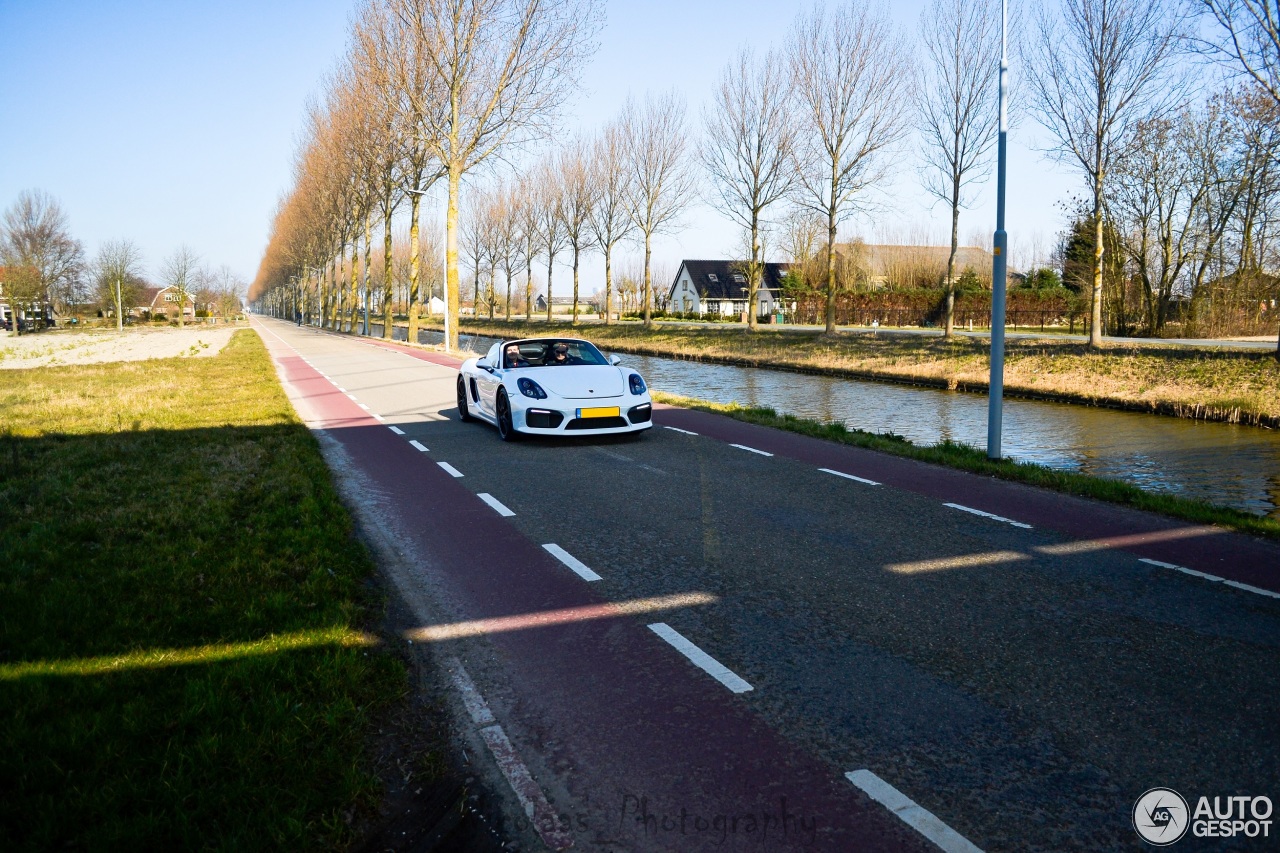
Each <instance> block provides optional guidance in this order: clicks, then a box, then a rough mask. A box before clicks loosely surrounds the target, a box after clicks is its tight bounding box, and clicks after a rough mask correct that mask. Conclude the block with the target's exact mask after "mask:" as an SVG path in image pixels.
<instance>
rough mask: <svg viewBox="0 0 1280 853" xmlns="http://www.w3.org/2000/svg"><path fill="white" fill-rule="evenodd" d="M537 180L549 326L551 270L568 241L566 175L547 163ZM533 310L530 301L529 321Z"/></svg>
mask: <svg viewBox="0 0 1280 853" xmlns="http://www.w3.org/2000/svg"><path fill="white" fill-rule="evenodd" d="M534 180H535V181H536V188H535V193H536V195H535V197H534V201H535V203H536V204H537V207H538V216H539V221H538V232H539V234H540V235H541V236H542V250H543V251H544V252H545V253H546V257H547V323H550V322H551V270H552V268H553V267H554V266H555V262H556V255H557V254H559V253H560V252H561V250H563V249H564V247H565V241H566V240H567V239H568V235H567V234H566V233H565V224H564V205H565V185H564V175H563V174H562V173H561V172H560V169H559V168H558V164H557V163H556V161H555V160H553V159H548V160H545V161H543V163H542V165H541V166H540V167H539V168H538V171H537V173H536V174H535V177H534ZM530 297H532V294H530ZM532 310H533V306H532V300H531V301H530V305H529V306H528V307H527V308H526V309H525V311H526V315H525V319H526V320H527V319H529V314H528V312H531V311H532Z"/></svg>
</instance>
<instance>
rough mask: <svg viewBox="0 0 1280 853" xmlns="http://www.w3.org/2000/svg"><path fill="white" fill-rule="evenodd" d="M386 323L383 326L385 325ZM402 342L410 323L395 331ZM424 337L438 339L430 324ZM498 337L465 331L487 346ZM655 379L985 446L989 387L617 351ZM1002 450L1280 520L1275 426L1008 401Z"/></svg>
mask: <svg viewBox="0 0 1280 853" xmlns="http://www.w3.org/2000/svg"><path fill="white" fill-rule="evenodd" d="M378 331H380V329H379V330H378ZM397 332H399V334H400V336H401V338H403V335H404V332H403V330H399V329H397ZM419 337H420V340H421V341H422V342H423V343H439V342H440V339H441V335H440V334H439V333H438V332H436V333H430V332H423V333H421V335H420V336H419ZM493 340H494V339H492V338H481V337H469V336H468V337H464V338H463V339H462V340H461V341H460V344H461V345H462V346H464V347H466V348H468V349H470V350H472V351H474V352H477V353H482V352H485V351H487V350H488V348H489V346H490V345H491V344H492V343H493ZM621 358H622V360H623V364H625V365H627V366H629V367H633V368H635V369H636V370H638V371H640V373H641V374H643V376H644V377H645V379H646V381H648V383H649V385H650V387H652V388H654V389H655V390H658V391H667V392H669V393H672V394H682V395H684V396H687V397H696V398H698V399H701V400H711V401H713V402H717V403H732V402H737V403H741V404H742V405H744V406H768V407H770V408H772V409H775V410H776V411H778V412H784V413H789V414H793V415H797V416H800V417H805V418H812V419H815V420H820V421H828V422H829V421H843V422H844V423H845V425H847V426H849V427H851V428H856V429H861V430H866V431H868V432H880V433H884V432H892V433H896V434H897V435H900V436H903V437H904V438H907V439H909V440H910V441H912V442H913V443H915V444H922V445H927V444H937V443H938V442H940V441H944V440H950V441H956V442H960V443H963V444H969V445H973V446H974V447H979V448H985V447H986V446H987V432H986V431H987V398H986V396H985V395H982V394H972V393H966V392H963V391H944V390H940V389H933V388H916V387H912V386H907V385H895V384H891V383H884V382H866V381H861V380H856V379H838V378H834V377H829V376H810V375H807V374H802V373H791V372H787V371H781V370H768V369H761V368H751V367H732V366H728V365H721V364H705V363H701V362H696V361H678V360H675V359H669V358H657V357H654V356H642V355H627V354H622V355H621ZM1003 450H1004V453H1005V455H1006V456H1010V457H1013V458H1015V459H1020V460H1023V461H1027V462H1035V463H1038V464H1040V465H1046V466H1048V467H1051V468H1060V469H1064V470H1068V471H1080V472H1083V473H1086V474H1093V475H1096V476H1100V477H1110V478H1112V479H1116V480H1123V481H1125V482H1129V483H1133V484H1135V485H1137V486H1141V487H1142V488H1144V489H1150V490H1152V491H1159V492H1167V493H1171V494H1177V495H1183V496H1185V497H1189V498H1198V499H1201V500H1206V501H1209V502H1212V503H1216V504H1222V505H1224V506H1232V507H1236V508H1239V509H1243V510H1245V511H1247V512H1251V513H1254V514H1256V515H1270V516H1272V517H1274V518H1280V431H1276V430H1268V429H1264V428H1261V427H1251V426H1240V425H1236V424H1221V423H1206V422H1203V421H1192V420H1186V419H1183V418H1171V417H1167V416H1162V415H1147V414H1141V413H1137V412H1122V411H1116V410H1113V409H1100V408H1091V407H1088V406H1079V405H1068V404H1065V403H1048V402H1040V401H1033V400H1014V399H1007V398H1006V400H1005V406H1004V434H1003Z"/></svg>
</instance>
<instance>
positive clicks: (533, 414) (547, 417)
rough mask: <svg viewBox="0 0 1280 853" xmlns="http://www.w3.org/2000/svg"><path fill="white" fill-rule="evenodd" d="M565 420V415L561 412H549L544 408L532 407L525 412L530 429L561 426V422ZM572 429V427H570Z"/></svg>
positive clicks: (525, 419)
mask: <svg viewBox="0 0 1280 853" xmlns="http://www.w3.org/2000/svg"><path fill="white" fill-rule="evenodd" d="M563 420H564V415H562V414H560V413H559V412H549V411H546V410H543V409H530V410H529V411H527V412H525V413H524V423H525V426H527V427H529V428H530V429H555V428H556V427H558V426H560V422H561V421H563ZM569 429H572V427H569Z"/></svg>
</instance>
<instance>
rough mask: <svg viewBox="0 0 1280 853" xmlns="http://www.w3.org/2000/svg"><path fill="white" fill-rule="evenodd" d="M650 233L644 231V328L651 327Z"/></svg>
mask: <svg viewBox="0 0 1280 853" xmlns="http://www.w3.org/2000/svg"><path fill="white" fill-rule="evenodd" d="M651 242H652V240H651V235H650V234H649V233H648V232H645V235H644V327H645V328H646V329H652V328H653V315H652V314H651V313H650V302H651V301H652V300H651V296H652V291H651V289H650V286H649V259H650V258H651V257H652V254H653V252H652V245H651Z"/></svg>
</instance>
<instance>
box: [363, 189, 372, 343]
mask: <svg viewBox="0 0 1280 853" xmlns="http://www.w3.org/2000/svg"><path fill="white" fill-rule="evenodd" d="M372 263H373V211H369V214H368V215H367V216H366V217H365V218H364V304H365V311H364V318H365V321H366V323H367V321H368V319H369V308H370V305H369V303H370V301H371V300H372V297H373V294H372V293H370V292H369V286H370V284H371V283H372V279H371V278H370V275H369V273H370V269H371V265H372ZM361 331H362V332H364V333H365V334H368V333H369V330H368V328H363V327H362V328H361Z"/></svg>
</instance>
